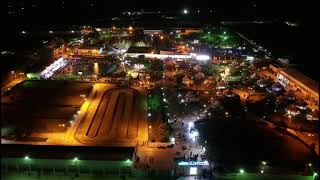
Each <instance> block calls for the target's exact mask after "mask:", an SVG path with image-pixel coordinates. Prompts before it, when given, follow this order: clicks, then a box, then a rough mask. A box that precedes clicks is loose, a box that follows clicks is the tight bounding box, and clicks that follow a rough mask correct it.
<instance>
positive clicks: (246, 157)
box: [196, 119, 311, 171]
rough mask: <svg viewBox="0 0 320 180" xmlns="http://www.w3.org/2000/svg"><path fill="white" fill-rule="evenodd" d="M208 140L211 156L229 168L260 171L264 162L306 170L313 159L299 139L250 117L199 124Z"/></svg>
mask: <svg viewBox="0 0 320 180" xmlns="http://www.w3.org/2000/svg"><path fill="white" fill-rule="evenodd" d="M196 127H197V129H198V130H199V134H200V135H201V136H202V138H203V140H207V149H208V151H209V159H210V160H211V161H212V162H213V163H216V164H219V163H223V164H226V165H231V164H232V166H230V167H227V168H239V167H243V168H246V169H250V168H251V169H253V170H255V171H256V170H257V169H258V168H259V165H260V164H261V161H267V162H268V165H269V168H270V170H275V169H273V168H275V167H279V168H289V167H290V168H294V169H295V168H297V169H302V170H303V168H304V167H305V164H306V163H307V162H310V160H311V152H310V151H309V149H307V148H306V147H305V146H304V145H303V144H302V143H300V142H299V141H297V140H295V139H293V138H291V137H289V136H287V135H284V134H283V135H281V134H280V133H278V132H277V131H276V130H274V129H271V128H269V127H266V126H265V125H263V124H257V123H256V122H253V121H248V120H231V119H229V120H214V119H212V120H208V121H202V122H199V123H197V124H196Z"/></svg>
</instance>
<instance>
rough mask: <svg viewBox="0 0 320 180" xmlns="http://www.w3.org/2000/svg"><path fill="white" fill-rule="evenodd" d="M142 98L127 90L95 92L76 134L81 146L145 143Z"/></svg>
mask: <svg viewBox="0 0 320 180" xmlns="http://www.w3.org/2000/svg"><path fill="white" fill-rule="evenodd" d="M145 105H146V104H145V97H144V95H143V94H142V93H141V92H139V91H137V90H135V89H131V88H124V89H123V88H110V87H105V88H103V87H102V88H101V89H99V90H98V91H97V94H96V95H95V97H94V99H93V100H92V103H91V104H90V107H89V109H88V111H87V112H86V113H87V114H86V115H85V116H84V119H83V122H82V124H81V125H80V128H79V130H78V132H77V134H76V137H77V139H78V141H80V142H81V143H83V144H100V145H110V146H113V145H115V146H118V145H120V146H134V145H135V144H136V143H137V141H147V139H148V122H147V117H146V107H145Z"/></svg>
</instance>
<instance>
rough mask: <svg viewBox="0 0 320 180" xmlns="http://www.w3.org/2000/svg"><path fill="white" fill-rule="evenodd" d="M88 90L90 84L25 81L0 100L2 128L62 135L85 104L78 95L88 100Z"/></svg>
mask: <svg viewBox="0 0 320 180" xmlns="http://www.w3.org/2000/svg"><path fill="white" fill-rule="evenodd" d="M91 89H92V84H91V83H77V82H72V83H71V82H67V81H24V82H22V83H20V84H18V85H17V86H15V87H13V88H12V90H11V91H10V92H7V93H6V94H5V95H4V96H2V97H1V112H2V121H1V123H2V127H8V126H9V127H13V129H19V130H22V131H27V132H52V131H53V132H57V131H63V130H65V128H66V126H67V125H68V121H69V120H71V118H72V117H73V115H74V114H75V113H76V112H77V111H78V109H79V107H80V106H81V104H82V102H83V101H84V98H83V97H81V96H80V95H82V94H85V95H86V96H88V94H89V93H90V91H91ZM62 124H65V125H64V126H62ZM59 125H60V126H59Z"/></svg>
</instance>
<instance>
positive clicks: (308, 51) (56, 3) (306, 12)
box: [1, 0, 318, 77]
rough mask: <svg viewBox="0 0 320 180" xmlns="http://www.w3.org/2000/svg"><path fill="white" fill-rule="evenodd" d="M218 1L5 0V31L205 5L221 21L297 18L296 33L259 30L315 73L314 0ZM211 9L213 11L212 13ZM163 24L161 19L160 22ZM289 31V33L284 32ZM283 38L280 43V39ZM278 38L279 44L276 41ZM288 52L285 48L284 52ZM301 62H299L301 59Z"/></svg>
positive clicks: (206, 13) (205, 12) (175, 12)
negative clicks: (297, 27)
mask: <svg viewBox="0 0 320 180" xmlns="http://www.w3.org/2000/svg"><path fill="white" fill-rule="evenodd" d="M301 2H302V1H285V2H283V1H282V2H280V1H259V2H255V1H253V0H252V1H249V0H242V1H241V2H240V1H215V0H207V1H205V0H185V1H181V0H161V1H160V0H153V1H152V0H149V1H147V0H131V1H121V0H120V1H119V0H117V1H109V0H81V1H79V0H51V1H48V0H7V1H2V5H3V6H2V9H4V10H3V11H1V13H2V17H3V20H4V21H3V22H4V24H5V25H6V26H4V27H5V28H4V30H5V31H7V32H11V31H12V30H17V29H19V30H21V29H23V28H27V29H30V28H35V29H37V28H43V29H48V28H49V29H50V28H59V27H60V26H71V25H98V26H100V25H101V24H102V25H105V26H110V24H111V23H112V21H111V18H113V17H121V15H122V13H123V12H125V11H131V12H133V11H142V10H143V11H161V12H163V13H164V14H167V15H168V14H169V15H170V16H182V10H183V9H184V8H186V9H188V10H189V11H190V12H191V13H190V14H189V17H192V16H193V15H192V13H196V11H197V10H200V12H201V13H200V14H201V15H200V16H201V17H200V19H206V20H209V21H211V20H212V21H213V22H219V21H263V20H269V21H276V22H285V21H291V22H297V23H299V24H300V26H299V30H298V31H297V33H296V34H293V35H290V36H288V37H284V36H283V35H281V34H279V35H278V36H275V33H274V32H277V31H276V30H275V29H273V31H272V33H268V30H265V32H257V33H260V34H261V35H262V36H264V37H263V38H264V39H266V40H267V42H266V44H267V45H268V44H271V46H280V47H279V48H280V50H281V47H283V49H284V50H285V51H291V52H292V53H291V54H293V56H294V58H295V59H296V60H298V62H299V61H300V59H303V63H304V64H305V65H306V66H305V67H303V68H307V69H309V72H310V75H311V76H313V77H316V75H315V74H316V71H317V69H316V68H315V67H314V66H313V64H314V63H315V61H316V59H317V56H316V53H314V52H317V50H316V48H315V46H313V44H314V39H315V38H314V37H315V34H316V32H315V26H316V23H317V22H318V19H317V18H316V13H317V11H318V10H317V9H316V7H317V6H316V5H315V3H312V2H310V1H303V2H302V3H301ZM210 11H211V13H210ZM159 23H160V22H159ZM284 35H287V34H286V33H284ZM281 40H282V41H283V42H280V41H281ZM278 41H279V43H277V42H278ZM263 45H265V44H263ZM283 54H284V55H285V54H286V53H283ZM296 62H297V61H296Z"/></svg>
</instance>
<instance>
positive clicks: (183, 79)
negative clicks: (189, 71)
mask: <svg viewBox="0 0 320 180" xmlns="http://www.w3.org/2000/svg"><path fill="white" fill-rule="evenodd" d="M182 83H183V84H184V85H187V86H190V84H193V80H191V79H190V78H189V77H188V76H184V77H183V78H182Z"/></svg>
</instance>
